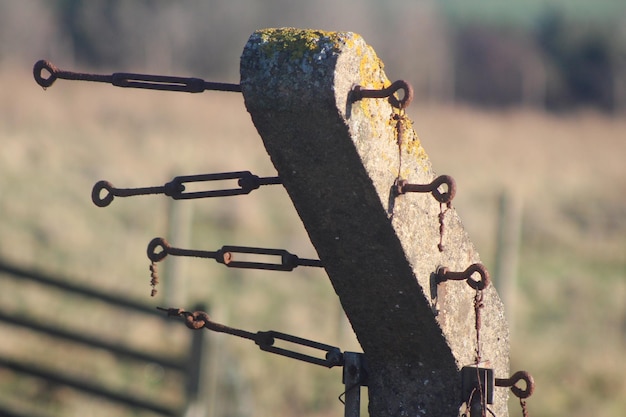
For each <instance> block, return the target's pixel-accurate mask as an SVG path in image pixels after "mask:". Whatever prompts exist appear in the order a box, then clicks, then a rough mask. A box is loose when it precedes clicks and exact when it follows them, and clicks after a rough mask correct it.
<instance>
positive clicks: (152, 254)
mask: <svg viewBox="0 0 626 417" xmlns="http://www.w3.org/2000/svg"><path fill="white" fill-rule="evenodd" d="M159 248H160V249H161V250H159ZM169 248H170V244H169V243H167V241H166V240H165V239H163V238H161V237H155V238H154V239H152V240H151V241H150V243H148V250H147V252H148V258H149V259H150V260H151V261H152V262H160V261H162V260H163V259H164V258H165V257H166V256H167V253H168V252H167V251H168V249H169Z"/></svg>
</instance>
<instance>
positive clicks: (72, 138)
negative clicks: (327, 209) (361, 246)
mask: <svg viewBox="0 0 626 417" xmlns="http://www.w3.org/2000/svg"><path fill="white" fill-rule="evenodd" d="M0 80H1V83H2V88H1V89H0V143H1V144H2V146H1V148H0V149H1V150H0V257H1V258H3V259H8V260H10V261H12V262H16V263H19V264H21V265H24V266H29V267H35V268H38V269H41V270H44V271H49V272H51V273H55V274H61V275H64V276H67V277H68V279H76V280H80V282H82V283H85V284H91V285H94V286H98V287H100V288H103V289H105V290H109V291H113V292H118V293H120V294H124V295H127V296H133V297H135V298H137V299H139V300H143V301H145V302H150V303H153V304H154V305H162V304H163V303H164V302H165V300H164V297H165V296H166V294H163V291H160V292H159V295H158V296H157V297H156V299H150V297H149V293H150V288H149V273H148V265H149V262H148V259H147V257H146V255H145V250H146V246H147V244H148V242H149V241H150V240H151V239H152V238H153V237H155V236H164V235H165V234H166V231H167V213H168V211H167V207H168V204H167V203H168V202H167V201H166V198H164V197H162V196H145V197H135V198H126V199H122V198H119V199H116V200H115V201H114V202H113V203H112V204H111V206H109V207H107V208H98V207H95V206H94V205H93V204H92V203H91V200H90V193H91V187H92V186H93V184H95V183H96V182H97V181H99V180H101V179H106V180H109V181H111V182H112V183H113V184H114V185H115V186H118V187H139V186H150V185H162V184H164V183H165V182H167V181H169V180H170V179H171V178H172V177H173V176H176V175H186V174H196V173H211V172H222V171H238V170H250V171H252V172H253V173H255V174H257V175H261V176H271V175H275V171H274V169H273V167H272V165H271V163H270V161H269V158H268V157H267V154H266V152H265V150H264V148H263V146H262V143H261V140H260V138H259V137H258V135H257V133H256V131H255V129H254V126H253V125H252V123H251V121H250V117H249V116H248V114H247V113H246V110H245V108H244V105H243V99H242V98H241V96H240V95H237V94H229V93H204V94H198V95H191V94H183V93H167V92H161V93H159V92H148V91H137V90H124V89H119V88H114V87H111V86H108V85H97V84H86V83H71V82H63V81H58V82H57V83H56V84H55V85H53V86H52V87H50V88H49V89H48V90H47V91H43V90H42V89H41V88H39V87H38V86H37V85H36V84H35V82H34V81H33V80H32V78H31V77H30V68H17V69H15V70H12V71H8V70H5V71H4V72H2V73H0ZM409 115H410V116H411V118H412V119H413V121H414V124H415V128H416V130H417V133H418V134H419V136H420V137H421V139H422V143H423V146H424V148H425V149H426V151H427V153H428V155H429V156H430V158H431V160H432V161H433V165H434V167H435V169H436V171H437V172H439V173H442V174H443V173H446V174H450V175H452V176H454V177H455V179H456V181H457V184H458V192H457V197H456V199H455V201H454V205H455V207H456V209H457V211H458V212H459V214H460V216H461V218H462V219H463V222H464V224H465V226H466V228H467V229H468V231H469V233H470V236H471V237H472V239H473V241H474V243H475V244H476V247H477V248H478V250H479V252H480V253H481V256H482V258H483V261H484V262H485V264H486V265H487V266H488V267H492V266H493V264H494V262H495V260H494V257H495V253H496V247H495V236H496V225H497V206H498V198H499V196H500V194H501V193H502V192H503V190H508V191H509V192H512V193H514V194H516V195H518V196H520V198H521V199H522V200H523V204H524V205H523V207H524V212H523V229H522V241H521V248H520V263H519V271H518V283H517V289H516V302H515V306H516V309H515V320H514V323H515V325H514V328H513V329H512V334H513V337H512V367H513V370H517V369H525V370H528V371H529V372H531V374H533V375H534V377H535V380H536V384H537V389H536V393H535V395H534V396H533V397H531V398H530V399H529V410H530V413H531V415H532V416H534V417H542V416H546V417H547V416H559V415H562V416H565V415H567V416H570V417H582V416H588V415H594V416H596V417H617V416H622V415H623V414H624V412H625V411H626V379H625V378H624V375H626V361H625V360H624V356H625V353H626V301H625V300H626V197H625V196H624V192H625V191H626V168H625V165H624V158H625V156H626V118H625V117H623V116H622V117H609V116H605V115H601V114H596V113H594V112H591V111H590V112H580V113H576V114H568V115H562V116H557V115H547V114H543V113H539V112H535V111H531V110H520V109H518V110H509V111H501V112H485V111H481V110H476V109H472V108H465V107H441V106H437V107H433V106H426V105H420V104H419V103H416V104H414V105H412V108H411V109H410V112H409ZM178 204H181V205H183V204H184V205H186V206H187V207H188V208H190V212H191V213H192V214H193V217H192V220H191V224H190V237H189V241H188V242H187V243H186V245H188V246H189V247H192V248H197V249H206V250H216V249H218V248H219V247H221V246H222V245H225V244H233V245H245V246H259V247H275V248H285V249H287V250H289V251H291V252H292V253H296V254H298V255H299V256H303V257H313V258H314V257H316V256H317V255H316V253H315V250H314V248H313V247H312V245H311V244H310V243H309V241H308V239H307V236H306V233H305V231H304V229H303V227H302V226H301V224H300V223H299V219H298V217H297V215H296V213H295V210H294V209H293V207H292V205H291V202H290V201H289V199H288V197H287V194H286V193H285V192H284V190H283V189H282V188H281V187H280V186H272V187H263V188H262V189H261V190H257V191H254V192H253V193H251V194H250V195H249V196H247V197H232V198H225V199H211V200H197V201H183V202H179V203H178ZM172 243H173V244H176V242H172ZM181 246H182V245H181ZM183 262H184V264H185V265H184V268H185V271H186V276H185V279H186V281H187V288H186V294H187V303H186V305H184V306H180V307H187V308H190V306H192V305H193V304H194V303H195V302H198V301H204V302H207V303H210V305H211V311H212V312H213V315H214V316H215V318H216V320H220V321H223V322H225V323H227V324H229V325H232V326H235V327H241V328H244V329H247V330H250V331H257V330H269V329H273V330H278V331H282V332H286V333H291V334H295V335H297V336H302V337H306V338H310V339H314V340H318V341H321V342H324V343H328V344H331V345H336V346H339V347H341V348H342V350H359V347H358V345H357V344H356V342H355V340H354V337H353V335H352V334H351V331H350V330H349V329H348V327H347V326H346V325H345V323H343V321H342V319H341V310H340V306H339V304H338V301H337V299H336V296H335V295H334V293H333V291H332V288H331V286H330V283H329V281H328V280H327V278H326V277H325V276H324V274H322V273H320V272H319V271H310V270H306V269H305V268H298V269H297V270H296V272H293V273H290V274H289V273H280V272H279V273H269V272H258V271H246V272H243V273H242V272H233V270H230V269H228V270H227V269H226V268H224V267H223V266H222V265H219V264H217V263H215V262H213V261H210V260H206V261H205V260H198V259H185V260H183ZM301 270H302V271H301ZM0 283H1V284H0V285H2V287H0V288H2V290H1V291H0V303H1V304H2V307H3V309H4V310H7V311H13V312H23V313H24V314H35V315H36V314H40V315H41V314H47V315H49V316H50V317H51V320H52V319H53V320H54V321H55V322H56V323H66V324H72V325H75V326H79V327H80V326H82V327H81V328H84V329H85V330H86V331H92V332H94V331H97V332H98V333H100V334H104V335H106V336H107V337H110V338H111V339H112V340H120V341H124V342H125V343H131V344H133V345H136V346H139V347H145V349H153V350H154V349H157V350H158V349H162V350H165V349H168V348H178V347H177V346H175V345H176V343H175V342H172V341H169V342H167V340H168V338H167V337H165V335H164V334H163V332H162V331H161V330H155V329H154V328H153V327H151V326H150V325H141V326H137V327H134V326H131V325H130V324H129V323H128V322H127V321H125V320H124V318H123V317H120V318H119V321H118V325H107V326H103V327H98V328H94V325H93V324H94V323H98V322H99V321H100V320H104V318H103V317H102V316H101V314H100V313H99V312H98V311H97V308H92V307H91V306H89V305H84V304H78V303H76V304H68V303H66V302H64V300H63V299H59V297H58V296H55V294H48V293H44V292H42V291H38V290H37V289H36V288H32V289H29V291H27V292H24V291H23V288H22V287H20V285H16V284H12V283H11V282H10V281H8V280H6V279H4V278H3V277H2V276H0ZM337 323H339V324H337ZM0 334H2V337H1V339H0V340H2V342H1V343H0V355H7V356H15V357H22V358H29V357H33V358H35V357H36V358H41V357H45V358H46V360H49V361H50V362H54V363H66V362H71V365H72V366H74V367H78V368H79V369H81V370H83V371H84V372H86V373H93V372H97V373H99V374H106V373H107V367H108V363H109V362H110V361H111V358H91V357H82V356H80V354H76V353H73V352H68V351H67V350H65V349H63V348H59V347H55V346H50V345H43V346H42V345H41V343H39V342H37V341H36V340H34V339H32V338H31V337H30V336H28V335H25V334H23V333H18V332H16V331H14V329H12V328H11V327H9V326H4V325H2V327H0ZM220 336H221V337H220V338H218V339H219V340H220V342H219V349H220V351H221V352H222V355H223V359H222V361H221V362H222V368H224V369H221V370H219V372H221V375H226V376H224V377H223V378H220V379H219V381H221V382H220V383H221V384H222V385H224V384H226V383H229V384H230V385H229V386H231V388H232V387H234V388H232V389H231V391H232V390H236V391H235V392H237V393H238V395H239V397H238V399H237V406H236V407H233V409H237V410H238V411H237V413H238V414H237V413H233V414H232V415H250V416H254V417H262V416H277V415H285V416H287V415H290V416H296V415H297V416H320V417H321V416H338V415H341V414H342V413H343V409H342V405H341V403H340V402H339V401H338V400H337V396H338V395H339V394H340V393H341V392H342V391H343V386H342V384H341V373H340V370H338V369H332V370H326V369H317V367H315V366H313V365H308V364H303V363H299V362H295V361H292V360H289V359H285V358H280V357H275V356H273V355H269V354H266V353H263V352H260V351H259V350H258V349H257V348H256V346H254V344H253V343H251V342H247V341H243V340H238V339H234V338H232V337H229V336H222V335H220ZM166 342H167V343H166ZM68 355H69V356H68ZM68 367H70V365H68ZM109 381H110V383H111V384H112V385H114V386H116V387H119V388H121V389H125V387H129V388H128V389H130V390H132V389H139V388H138V387H137V385H141V384H146V385H148V386H149V385H150V384H157V385H158V384H161V385H166V384H168V382H167V381H162V380H159V379H158V378H157V377H154V376H150V375H149V373H148V372H147V371H145V370H144V371H142V370H139V371H137V372H134V371H133V372H131V371H129V372H128V373H127V374H125V375H121V376H120V375H111V376H110V377H109ZM229 381H230V382H229ZM148 389H149V388H148ZM222 390H223V392H226V391H227V390H226V389H225V388H222ZM15 396H18V397H19V396H30V397H28V398H30V401H31V402H34V403H37V402H42V404H43V406H44V407H47V408H48V409H49V410H53V411H54V410H57V411H58V412H59V413H63V414H56V415H65V416H71V415H76V416H78V415H81V416H82V415H92V416H100V415H112V414H111V411H110V410H109V411H108V412H107V408H106V406H104V405H102V404H99V403H98V404H97V405H94V403H93V402H92V403H90V402H89V401H87V400H85V399H84V398H82V397H81V398H78V397H76V399H75V398H74V397H72V396H71V394H70V393H67V392H66V391H61V392H60V393H57V395H56V396H55V397H54V398H47V397H46V398H47V399H45V401H44V399H42V397H41V396H40V391H37V390H33V389H29V388H28V387H26V386H25V383H24V382H20V381H19V380H18V379H16V378H15V377H14V375H13V374H11V373H10V372H6V371H3V370H2V369H0V398H1V399H3V400H7V398H14V397H15ZM222 398H224V399H226V398H232V397H228V395H227V394H222ZM7 401H8V400H7ZM68 401H69V402H70V403H71V405H70V406H68V405H67V403H68ZM64 407H65V408H64ZM516 407H518V406H517V405H516V403H515V402H514V401H512V403H511V408H510V414H511V415H521V411H520V410H519V409H518V408H516ZM250 410H253V411H250ZM102 413H104V414H102Z"/></svg>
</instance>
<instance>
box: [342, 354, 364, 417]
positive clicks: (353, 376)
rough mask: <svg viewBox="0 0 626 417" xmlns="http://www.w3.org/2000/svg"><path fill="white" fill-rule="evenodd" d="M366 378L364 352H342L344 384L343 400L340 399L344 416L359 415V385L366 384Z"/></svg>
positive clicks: (354, 416) (352, 416)
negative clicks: (343, 408)
mask: <svg viewBox="0 0 626 417" xmlns="http://www.w3.org/2000/svg"><path fill="white" fill-rule="evenodd" d="M367 379H368V373H367V362H366V360H365V354H363V353H357V352H344V353H343V379H342V381H343V383H344V385H345V391H344V396H345V400H344V401H342V402H343V403H344V405H345V411H344V417H359V416H360V413H361V387H366V386H367V383H368V381H367ZM340 398H341V397H340Z"/></svg>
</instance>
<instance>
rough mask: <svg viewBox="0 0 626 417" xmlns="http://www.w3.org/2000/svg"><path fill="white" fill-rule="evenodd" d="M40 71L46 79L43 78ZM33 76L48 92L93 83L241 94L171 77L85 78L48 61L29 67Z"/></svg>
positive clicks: (125, 74)
mask: <svg viewBox="0 0 626 417" xmlns="http://www.w3.org/2000/svg"><path fill="white" fill-rule="evenodd" d="M44 71H45V72H47V73H48V74H49V75H48V76H45V75H44ZM33 75H34V77H35V81H36V82H37V84H39V85H40V86H42V87H43V88H48V87H50V86H51V85H52V84H54V82H55V81H56V80H57V79H62V80H74V81H93V82H100V83H107V84H112V85H114V86H116V87H127V88H142V89H149V90H160V91H181V92H186V93H202V92H203V91H206V90H213V91H232V92H239V93H240V92H241V86H240V85H239V84H229V83H216V82H209V81H204V80H203V79H201V78H186V77H172V76H167V75H150V74H134V73H129V72H116V73H113V74H110V75H102V74H88V73H81V72H72V71H63V70H60V69H58V68H57V67H56V66H54V65H53V64H52V63H51V62H50V61H46V60H44V59H42V60H39V61H37V62H36V63H35V66H34V67H33Z"/></svg>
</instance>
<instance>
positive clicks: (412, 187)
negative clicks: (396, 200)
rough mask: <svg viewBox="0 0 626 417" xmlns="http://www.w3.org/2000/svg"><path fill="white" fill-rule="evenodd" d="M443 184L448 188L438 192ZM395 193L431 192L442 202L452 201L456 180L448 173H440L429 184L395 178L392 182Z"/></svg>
mask: <svg viewBox="0 0 626 417" xmlns="http://www.w3.org/2000/svg"><path fill="white" fill-rule="evenodd" d="M443 184H445V185H446V186H447V187H448V190H447V191H445V192H443V193H442V192H440V191H439V187H440V186H442V185H443ZM394 190H395V192H396V195H400V194H405V193H431V194H432V195H433V197H435V200H437V201H438V202H440V203H442V204H447V203H449V202H451V201H452V199H453V198H454V196H455V195H456V181H454V178H452V177H451V176H450V175H440V176H438V177H437V178H435V179H434V180H433V181H432V182H431V183H430V184H409V182H408V181H407V180H405V179H401V178H397V179H396V181H395V183H394Z"/></svg>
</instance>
